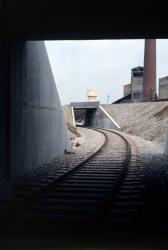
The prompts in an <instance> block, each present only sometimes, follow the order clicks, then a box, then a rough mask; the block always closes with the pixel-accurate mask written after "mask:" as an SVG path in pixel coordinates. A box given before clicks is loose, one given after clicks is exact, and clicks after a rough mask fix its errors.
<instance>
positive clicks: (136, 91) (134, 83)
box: [114, 66, 144, 103]
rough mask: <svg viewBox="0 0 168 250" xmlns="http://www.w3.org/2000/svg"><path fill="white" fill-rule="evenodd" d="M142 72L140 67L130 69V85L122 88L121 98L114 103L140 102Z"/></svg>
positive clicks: (142, 69) (141, 97)
mask: <svg viewBox="0 0 168 250" xmlns="http://www.w3.org/2000/svg"><path fill="white" fill-rule="evenodd" d="M143 71H144V68H143V67H142V66H138V67H135V68H132V69H131V83H129V84H125V85H124V86H123V95H124V96H123V97H122V98H120V99H118V100H117V101H115V102H114V103H129V102H140V101H142V99H143Z"/></svg>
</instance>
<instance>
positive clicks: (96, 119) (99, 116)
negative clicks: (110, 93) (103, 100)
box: [91, 106, 120, 129]
mask: <svg viewBox="0 0 168 250" xmlns="http://www.w3.org/2000/svg"><path fill="white" fill-rule="evenodd" d="M91 124H92V127H94V128H105V129H120V127H119V125H118V124H116V122H115V121H114V120H113V119H112V118H111V117H110V115H109V114H107V113H106V111H105V110H104V109H103V108H102V107H101V106H99V108H98V109H97V110H96V111H95V112H94V113H93V116H92V123H91Z"/></svg>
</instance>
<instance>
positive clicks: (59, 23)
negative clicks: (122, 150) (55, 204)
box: [0, 0, 168, 249]
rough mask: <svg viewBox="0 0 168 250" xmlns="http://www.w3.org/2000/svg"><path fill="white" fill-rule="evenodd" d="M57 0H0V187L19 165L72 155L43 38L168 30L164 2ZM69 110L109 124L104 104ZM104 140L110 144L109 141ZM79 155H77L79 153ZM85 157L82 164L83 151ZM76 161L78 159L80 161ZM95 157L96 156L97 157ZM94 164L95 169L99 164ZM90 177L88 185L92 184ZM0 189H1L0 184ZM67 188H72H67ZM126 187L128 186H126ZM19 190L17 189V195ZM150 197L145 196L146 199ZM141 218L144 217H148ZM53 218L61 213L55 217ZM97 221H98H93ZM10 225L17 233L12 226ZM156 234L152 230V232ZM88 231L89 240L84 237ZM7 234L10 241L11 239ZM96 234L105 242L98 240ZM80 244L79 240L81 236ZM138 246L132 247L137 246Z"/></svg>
mask: <svg viewBox="0 0 168 250" xmlns="http://www.w3.org/2000/svg"><path fill="white" fill-rule="evenodd" d="M55 4H56V7H55V5H54V2H53V3H51V4H48V3H47V2H46V1H45V2H44V3H43V2H42V1H12V2H11V1H9V0H7V1H4V0H1V1H0V21H1V22H0V34H1V36H0V163H1V164H0V185H1V183H2V185H1V187H2V186H3V185H4V183H5V187H8V184H10V183H12V182H13V181H14V180H15V179H16V177H17V176H20V175H21V176H22V175H24V173H29V171H30V172H31V173H32V172H34V171H35V170H36V169H37V168H38V167H39V166H43V170H44V173H45V168H46V166H47V165H46V164H47V163H49V162H51V161H52V160H54V158H55V157H56V156H62V155H64V154H65V155H66V156H67V155H71V154H72V155H73V153H72V151H71V150H72V144H71V142H70V137H69V134H68V129H67V124H66V120H65V117H64V114H63V109H62V105H61V102H60V99H59V95H58V91H57V87H56V84H55V80H54V77H53V73H52V70H51V67H50V63H49V59H48V55H47V51H46V48H45V44H44V40H82V39H84V40H86V39H88V40H91V39H126V38H128V39H134V38H136V39H137V38H140V39H144V38H167V37H168V30H167V12H166V8H165V6H164V5H162V4H160V5H159V6H158V5H157V4H154V3H153V6H152V8H151V5H150V4H148V3H144V4H143V3H142V2H141V3H140V5H141V6H143V14H142V12H141V11H137V6H136V5H135V3H133V4H132V3H130V4H129V3H128V1H126V2H123V3H121V2H118V3H117V2H116V5H113V7H110V5H108V4H106V3H105V2H104V3H103V2H101V3H98V2H97V1H92V2H89V3H88V2H87V1H85V2H82V3H80V2H79V1H78V2H76V3H75V2H74V3H73V2H71V1H70V2H67V1H64V0H63V1H57V3H55ZM142 16H143V18H142ZM112 70H113V69H112ZM102 84H103V83H102ZM74 115H75V120H76V125H79V126H83V127H87V128H90V127H97V128H100V127H102V128H103V127H104V128H108V129H109V127H110V128H111V122H113V121H112V120H109V117H108V122H107V115H106V114H104V113H102V109H101V108H90V109H86V108H85V109H80V108H74ZM93 117H94V118H93ZM100 121H101V123H100ZM106 122H107V123H106ZM109 122H110V123H109ZM113 123H114V122H113ZM106 124H107V127H106ZM109 124H110V125H109ZM106 133H108V132H106ZM94 135H95V136H93V138H94V140H95V141H94V143H95V145H98V146H99V143H100V141H101V138H100V141H99V140H98V141H97V140H96V134H94ZM115 136H116V135H115ZM100 137H101V136H100ZM101 143H102V141H101ZM101 143H100V144H101ZM132 144H133V143H132ZM109 148H110V150H111V147H109ZM108 150H109V149H108ZM135 150H136V146H135V147H134V145H133V152H135ZM91 151H94V148H91ZM108 152H109V155H108V156H109V157H110V156H111V155H112V154H111V151H108ZM100 153H101V150H100ZM72 157H73V156H72ZM75 157H76V155H75V154H74V159H73V160H74V162H75V161H76V159H75ZM80 157H81V158H80V161H81V159H82V156H80ZM103 157H104V156H101V157H100V158H103ZM137 158H138V157H137ZM103 159H104V158H103ZM85 160H86V164H87V163H88V162H87V161H88V158H87V159H85ZM117 160H118V159H117ZM117 160H116V164H117ZM80 161H79V166H81V165H80V164H81V162H80ZM97 161H99V159H98V160H97ZM93 163H94V161H93ZM101 164H104V163H101ZM138 164H139V165H138V171H139V170H140V169H141V162H138ZM88 165H89V163H88ZM93 165H94V164H93ZM55 166H56V168H57V163H56V164H55ZM68 167H69V166H68ZM114 168H115V166H114ZM79 170H80V167H79ZM59 171H60V173H61V171H62V169H59ZM95 171H97V169H96V170H95ZM100 171H101V168H100ZM131 171H134V169H133V170H132V169H131ZM114 172H115V174H116V172H117V170H116V169H115V171H114ZM60 173H59V174H60ZM71 173H73V170H72V171H71ZM107 173H108V169H107ZM52 174H53V173H52ZM52 174H51V176H50V180H49V182H50V183H51V180H53V179H54V180H55V179H56V176H54V174H53V175H52ZM131 174H132V173H131ZM28 175H29V174H28ZM100 175H101V173H100ZM102 175H103V174H102ZM109 176H110V174H109ZM123 176H125V172H124V173H123ZM123 176H121V177H123ZM130 176H131V175H130ZM39 178H40V177H39ZM45 178H46V176H45V177H44V178H43V182H42V183H40V185H41V187H44V186H45ZM75 178H76V177H75ZM102 178H104V179H107V178H108V176H105V177H104V176H102ZM112 178H113V177H112ZM131 178H132V176H131V177H129V178H128V179H127V180H125V184H123V186H124V185H126V183H127V184H128V182H129V180H130V179H131ZM95 179H96V178H95ZM95 179H94V181H93V182H92V183H91V184H90V185H95ZM106 181H107V183H106V185H104V186H103V188H105V189H106V186H108V180H106ZM136 181H138V178H137V179H136V180H134V184H135V185H139V189H142V188H143V185H140V184H137V183H136ZM159 181H160V180H159ZM164 181H165V180H164V178H163V179H161V188H162V189H163V193H164V194H165V193H166V190H167V186H164V185H162V184H164V183H166V182H164ZM60 182H61V181H60ZM70 182H71V183H73V181H72V180H70ZM151 182H152V181H151ZM157 183H160V182H157ZM101 184H102V183H99V185H100V186H101ZM33 185H34V183H33V180H32V186H33ZM40 185H39V186H40ZM82 185H83V186H84V185H85V183H84V181H83V182H82ZM166 185H167V184H166ZM85 186H86V185H85ZM33 187H34V186H33ZM163 187H164V188H163ZM50 188H52V184H49V189H50ZM86 188H87V187H86ZM117 188H118V186H116V190H117ZM30 189H31V188H30ZM30 189H29V190H26V192H25V197H26V198H27V197H29V194H30V192H31V190H30ZM72 189H73V188H72ZM75 190H76V192H78V189H77V188H76V189H75ZM0 191H1V192H0V193H2V192H3V189H2V190H0ZM36 191H37V193H36V195H35V196H32V198H31V201H32V202H34V199H36V198H37V197H38V188H37V190H36ZM92 191H93V192H95V190H94V188H92ZM61 192H62V191H61V188H60V193H61ZM67 192H70V191H69V190H68V191H67ZM103 192H104V190H103ZM124 192H125V193H128V190H126V191H124ZM124 192H123V193H124ZM148 192H149V193H150V192H151V193H150V194H151V200H152V202H153V203H151V204H152V205H153V204H154V205H153V208H154V209H155V211H159V212H160V210H157V209H158V203H159V202H161V201H162V200H163V197H161V198H158V201H159V202H158V203H154V201H155V195H156V196H157V197H159V195H158V193H157V192H155V190H154V189H152V191H151V189H150V190H148ZM18 193H19V192H18ZM123 193H122V195H120V197H119V198H120V200H119V202H120V204H121V206H122V204H123ZM163 193H162V194H163ZM4 194H5V192H4ZM19 195H20V193H19ZM19 195H18V197H19V198H20V196H19ZM44 195H45V191H44ZM52 195H53V194H52V192H51V193H50V194H49V196H50V197H52ZM138 195H139V194H137V193H134V194H133V197H135V198H136V197H138ZM81 196H82V194H81ZM100 196H102V193H101V194H100ZM25 197H24V198H25ZM50 197H47V198H46V197H45V198H46V199H48V202H49V199H50ZM72 197H73V194H72ZM89 197H90V198H89V199H88V200H87V204H90V203H93V202H94V201H93V200H92V197H91V195H90V196H89ZM57 199H58V200H61V196H60V197H59V198H58V197H57ZM67 200H68V198H66V199H65V200H64V202H67ZM72 200H73V199H71V200H70V203H71V201H72ZM79 200H80V199H79ZM17 202H18V203H19V199H18V200H17V199H16V200H13V201H12V210H10V213H9V215H8V216H9V218H10V216H12V214H13V213H14V212H16V211H17V212H18V211H19V210H17V206H16V207H15V205H16V204H17ZM111 202H112V201H111ZM147 202H148V203H149V200H148V201H147ZM23 204H24V205H25V204H26V201H24V203H23ZM160 204H162V203H160ZM5 205H6V204H5ZM8 205H9V204H8V201H7V207H5V208H4V207H1V209H7V208H8ZM71 205H72V204H69V206H71ZM78 205H79V204H78ZM78 205H77V206H76V207H75V209H76V210H77V209H78ZM129 206H130V204H128V207H127V209H126V210H125V211H127V212H128V213H129V212H130V210H129ZM133 206H136V202H135V203H134V204H133ZM67 207H68V206H67ZM103 208H104V207H103ZM153 208H152V209H153ZM166 208H167V207H166ZM161 209H163V210H164V209H165V207H164V206H163V207H161ZM163 210H162V211H163ZM25 211H27V210H24V212H25ZM59 211H60V210H59ZM77 211H78V210H77ZM106 211H108V208H106ZM122 211H123V210H122ZM152 211H153V210H152ZM92 212H93V211H92ZM108 212H109V211H108ZM119 212H121V211H119ZM87 213H88V210H87V206H86V207H85V208H84V212H83V215H84V216H86V217H84V218H85V219H86V220H85V221H84V222H87ZM114 213H115V210H114ZM123 213H124V212H123ZM133 213H134V211H133ZM164 213H165V211H164ZM51 214H52V213H51ZM51 214H49V215H48V218H50V219H51V217H50V216H51ZM76 214H77V213H76ZM93 214H94V213H93ZM149 214H150V213H149ZM160 214H161V213H160ZM155 215H156V214H155ZM33 216H34V214H33ZM141 216H142V217H140V218H144V217H143V216H144V214H143V212H142V214H141ZM161 216H162V215H161ZM156 217H157V216H156ZM156 217H152V213H151V221H150V222H149V224H150V223H151V225H152V223H153V222H155V219H156V221H157V218H158V217H157V218H156ZM145 218H147V219H148V217H145ZM159 218H160V217H159ZM14 219H15V218H14ZM57 219H58V220H59V218H58V217H57ZM103 219H104V215H102V216H100V222H101V226H102V225H103ZM115 219H116V218H115ZM119 219H120V218H119ZM162 219H163V218H162ZM1 220H2V221H3V216H1ZM29 222H30V221H29V220H28V223H29ZM126 222H127V221H126ZM141 222H142V220H139V221H138V223H139V224H141ZM139 224H138V225H139ZM62 225H63V223H62V224H60V227H61V226H62ZM95 225H97V224H96V223H95ZM164 226H165V224H164ZM166 226H167V225H166ZM11 228H12V227H11ZM95 228H96V226H95ZM95 228H94V229H95ZM166 230H167V228H166ZM153 231H154V233H155V228H153ZM91 232H93V231H91ZM95 232H96V234H95V235H96V236H97V235H98V234H97V231H95ZM128 232H129V231H128ZM13 233H15V232H14V230H13ZM143 233H144V232H143ZM114 235H115V232H114ZM49 236H50V233H48V237H49ZM57 236H58V235H57ZM150 236H151V235H150ZM155 236H157V234H156V235H155ZM159 236H160V235H159ZM54 237H55V235H54ZM54 237H53V238H52V240H53V241H54V239H55V238H54ZM151 238H152V236H151ZM153 238H155V237H153ZM156 238H157V237H156ZM165 238H166V236H165V235H161V237H160V239H161V240H160V241H159V243H158V249H159V247H160V246H162V242H163V241H164V240H165ZM42 239H45V235H43V236H42V237H41V238H39V239H38V240H39V242H40V240H42ZM77 239H78V237H77V236H76V237H75V243H76V240H77ZM88 239H89V240H90V238H89V237H88ZM96 239H99V242H98V243H97V244H96V243H95V244H94V242H93V241H92V240H91V241H90V242H91V243H90V242H89V241H88V242H89V243H90V245H91V246H93V245H96V248H97V247H98V248H99V247H100V246H102V247H103V246H104V245H106V244H107V243H109V245H112V246H113V247H114V246H116V245H117V246H118V245H119V246H121V245H122V243H121V241H122V240H123V235H122V232H121V235H120V236H119V237H118V238H117V239H115V240H114V241H113V242H111V241H110V237H109V238H108V240H109V241H108V240H107V241H108V242H107V241H106V239H105V238H103V237H102V238H101V236H100V237H99V235H98V237H97V238H96ZM133 239H134V244H135V247H137V248H138V247H139V245H138V244H139V239H137V238H136V237H135V238H131V240H133ZM145 239H146V238H145ZM162 239H163V241H162ZM2 240H3V239H2ZM5 240H6V242H8V243H9V244H10V242H9V241H10V240H8V239H5ZM21 240H24V239H23V238H18V242H19V243H20V241H21ZM33 240H35V237H34V238H33ZM52 240H50V239H49V240H48V242H47V243H48V244H49V243H50V244H51V243H53V241H52ZM83 240H84V241H83V242H84V244H85V245H86V246H88V245H89V243H88V244H87V240H85V238H84V239H83ZM101 240H102V242H103V243H102V242H101ZM103 240H104V241H103ZM147 240H148V239H147ZM63 241H64V242H63V243H66V240H65V239H63ZM125 241H126V244H127V238H126V239H125ZM28 242H29V241H28ZM160 242H161V243H160ZM33 243H34V241H33ZM73 243H74V242H73ZM105 243H106V244H105ZM131 243H132V241H131ZM147 243H148V241H147ZM53 244H54V243H53ZM61 244H62V242H61ZM61 244H60V245H61ZM78 244H79V245H80V243H79V242H78ZM55 245H57V244H55ZM57 246H58V245H57ZM73 246H74V245H73ZM75 246H76V245H75ZM125 246H126V245H124V247H125ZM42 247H44V245H42ZM66 247H70V245H68V243H67V245H66ZM135 247H134V248H133V249H136V248H135Z"/></svg>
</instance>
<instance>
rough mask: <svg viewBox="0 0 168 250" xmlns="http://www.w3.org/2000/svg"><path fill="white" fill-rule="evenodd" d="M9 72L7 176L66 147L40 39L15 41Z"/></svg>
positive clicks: (57, 104)
mask: <svg viewBox="0 0 168 250" xmlns="http://www.w3.org/2000/svg"><path fill="white" fill-rule="evenodd" d="M11 65H12V73H11V79H12V84H11V176H12V177H15V176H16V175H17V174H21V173H23V172H24V171H25V170H31V169H35V168H37V167H38V166H39V165H42V164H44V163H47V162H49V161H51V160H52V159H53V158H54V157H56V156H58V155H61V154H63V153H64V149H65V148H67V149H68V148H70V147H71V145H70V140H69V137H68V133H67V127H66V122H65V119H64V115H63V110H62V106H61V103H60V100H59V96H58V92H57V89H56V85H55V81H54V77H53V74H52V71H51V67H50V63H49V60H48V55H47V52H46V48H45V45H44V42H42V41H38V42H37V41H36V42H34V41H28V42H16V43H15V44H14V46H13V48H12V64H11Z"/></svg>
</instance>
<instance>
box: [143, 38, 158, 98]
mask: <svg viewBox="0 0 168 250" xmlns="http://www.w3.org/2000/svg"><path fill="white" fill-rule="evenodd" d="M155 94H156V39H145V50H144V78H143V101H144V102H150V101H152V100H154V98H155Z"/></svg>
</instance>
